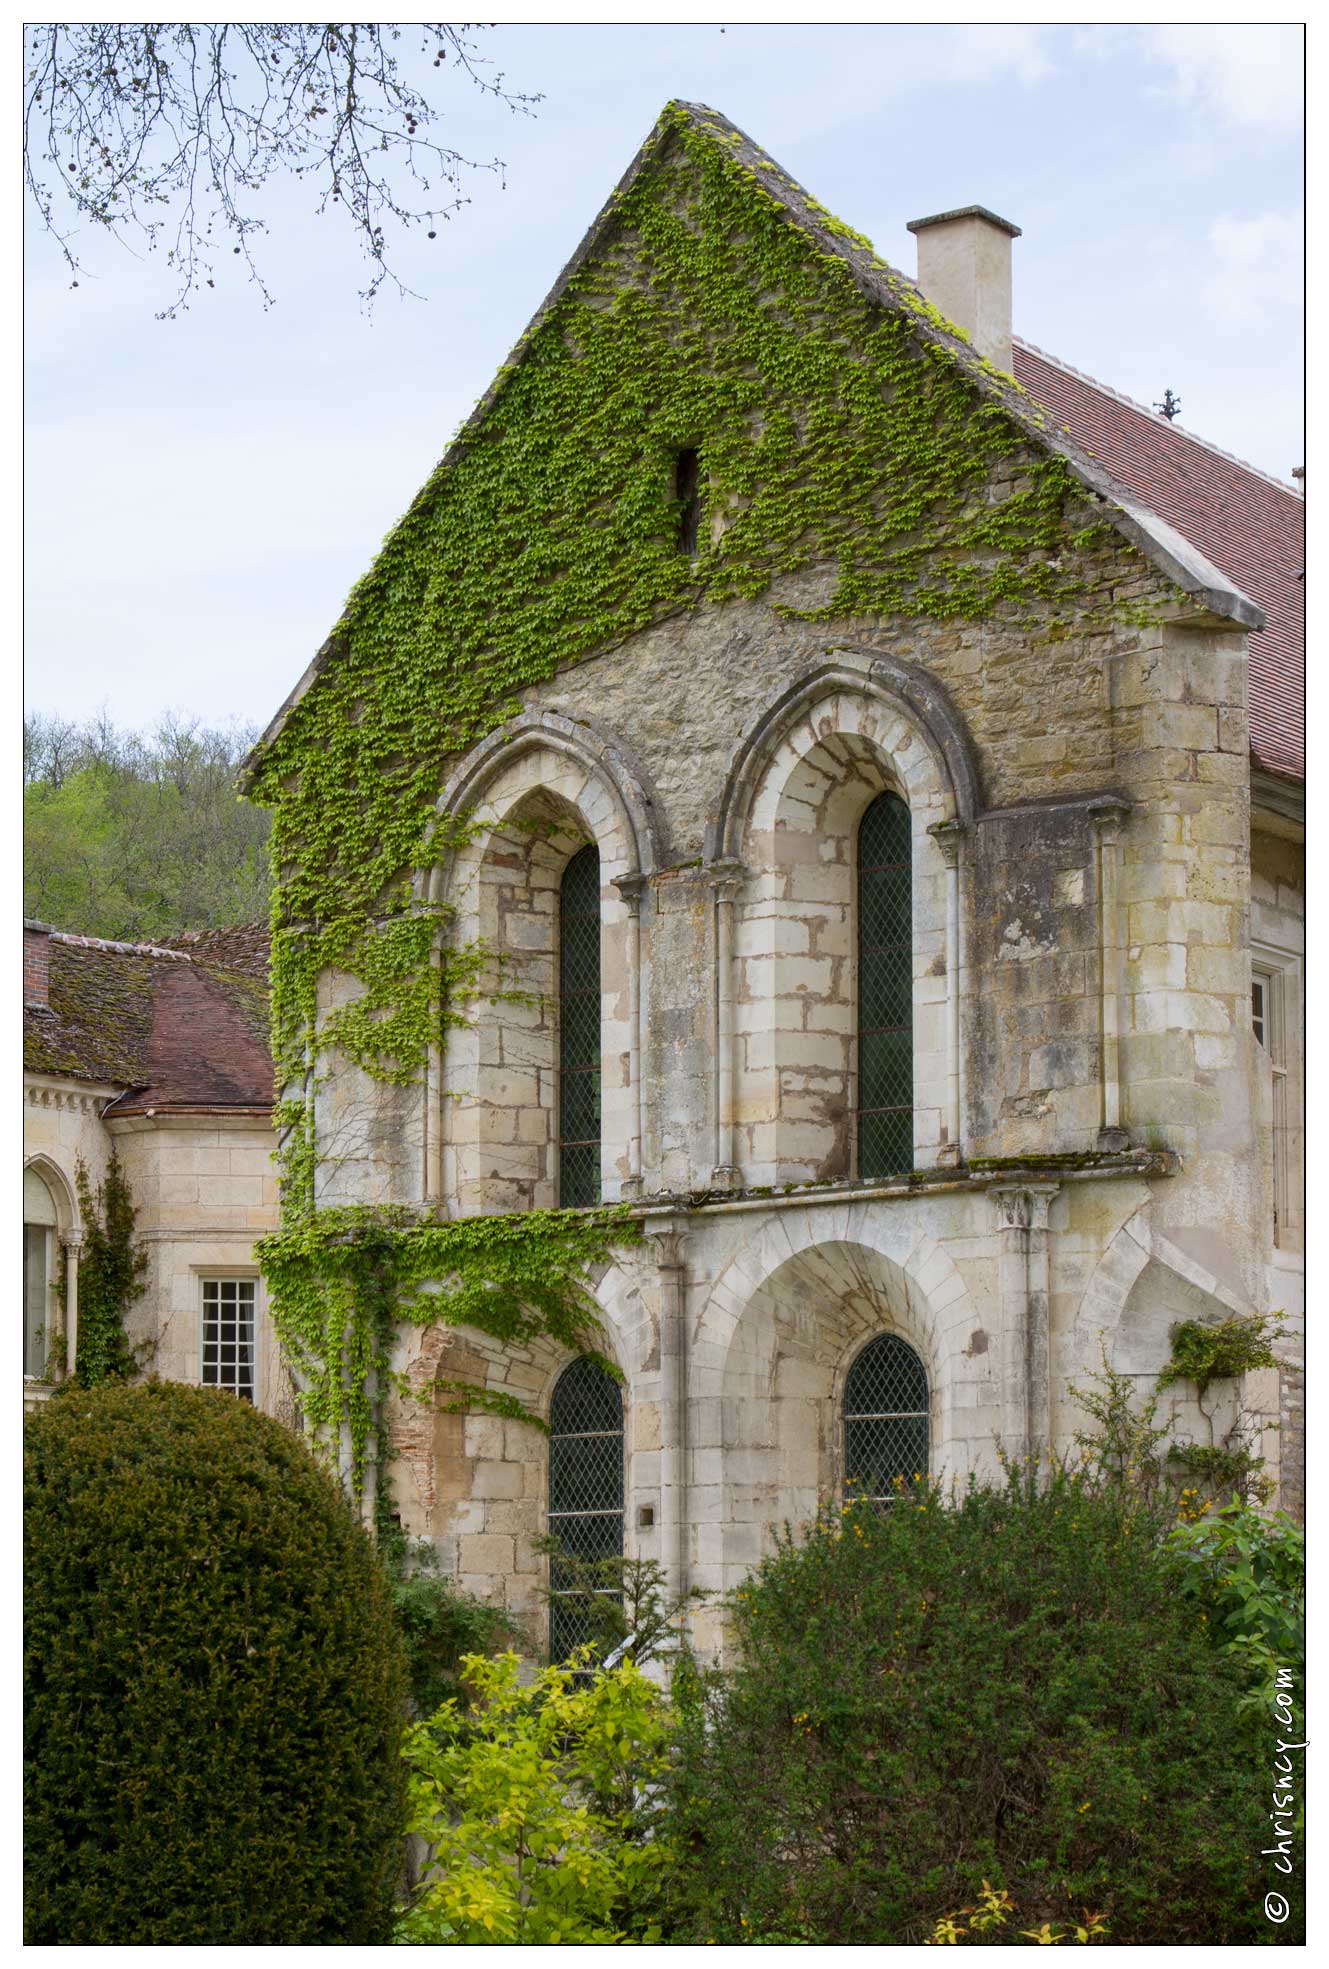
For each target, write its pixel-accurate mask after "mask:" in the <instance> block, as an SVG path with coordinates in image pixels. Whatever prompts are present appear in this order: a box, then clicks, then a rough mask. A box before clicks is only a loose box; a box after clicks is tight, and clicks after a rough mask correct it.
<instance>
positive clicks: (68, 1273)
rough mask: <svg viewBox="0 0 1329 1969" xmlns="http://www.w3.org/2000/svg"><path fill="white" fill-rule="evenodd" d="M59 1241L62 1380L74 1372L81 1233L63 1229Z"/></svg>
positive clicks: (76, 1347)
mask: <svg viewBox="0 0 1329 1969" xmlns="http://www.w3.org/2000/svg"><path fill="white" fill-rule="evenodd" d="M60 1242H61V1245H62V1246H63V1247H64V1254H65V1315H64V1341H65V1366H64V1372H63V1373H62V1374H61V1376H60V1379H61V1380H62V1381H63V1380H65V1379H67V1378H68V1377H69V1376H70V1375H72V1374H73V1372H74V1362H75V1356H76V1354H77V1350H78V1255H79V1252H80V1251H81V1250H82V1249H83V1233H82V1231H65V1232H63V1233H62V1234H61V1238H60Z"/></svg>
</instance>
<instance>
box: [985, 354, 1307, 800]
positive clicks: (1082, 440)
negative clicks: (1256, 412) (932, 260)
mask: <svg viewBox="0 0 1329 1969" xmlns="http://www.w3.org/2000/svg"><path fill="white" fill-rule="evenodd" d="M1014 353H1015V380H1016V381H1017V382H1018V383H1020V384H1022V385H1023V386H1024V388H1025V389H1026V390H1028V392H1029V394H1030V396H1031V397H1033V399H1034V401H1035V402H1036V403H1039V404H1041V405H1042V406H1043V408H1044V409H1045V410H1046V411H1047V412H1048V413H1049V415H1050V416H1052V417H1055V418H1056V420H1057V423H1058V425H1059V426H1061V428H1062V429H1063V430H1065V431H1066V432H1067V433H1068V435H1069V436H1070V438H1071V440H1072V442H1073V443H1075V444H1077V445H1079V447H1080V449H1081V450H1082V451H1087V452H1089V453H1090V454H1091V456H1092V457H1094V458H1095V459H1096V460H1097V461H1098V463H1099V464H1100V465H1101V466H1102V467H1103V469H1104V471H1106V472H1107V473H1108V474H1109V475H1110V476H1111V477H1112V478H1114V479H1115V480H1116V481H1117V483H1118V485H1120V486H1121V487H1122V488H1123V489H1124V490H1125V491H1126V492H1128V493H1129V494H1131V495H1132V497H1134V498H1135V499H1137V500H1138V501H1139V502H1140V504H1141V505H1143V506H1147V507H1148V508H1149V510H1150V512H1153V513H1157V514H1158V516H1159V518H1160V519H1163V520H1166V521H1167V522H1168V524H1169V525H1170V526H1174V527H1175V528H1176V529H1177V531H1178V533H1180V534H1181V535H1182V536H1183V537H1184V538H1185V539H1187V540H1189V541H1190V543H1191V545H1192V546H1193V547H1196V548H1198V549H1199V551H1200V553H1202V554H1203V555H1205V556H1206V558H1207V559H1209V560H1211V561H1212V562H1213V564H1214V566H1215V567H1216V568H1218V569H1219V571H1220V572H1221V573H1223V574H1225V575H1226V576H1227V578H1228V580H1229V581H1231V582H1233V583H1234V584H1235V585H1236V586H1237V587H1238V588H1240V589H1241V591H1242V592H1243V594H1246V595H1249V597H1250V599H1251V600H1252V601H1253V602H1254V603H1255V604H1256V605H1257V606H1258V607H1259V608H1261V609H1263V610H1264V615H1265V627H1264V628H1263V629H1259V630H1255V631H1253V632H1252V634H1251V639H1250V651H1251V658H1250V704H1251V754H1252V757H1253V759H1254V761H1255V763H1256V765H1257V766H1261V767H1263V768H1264V770H1265V771H1266V772H1271V773H1278V774H1281V775H1282V776H1283V777H1284V778H1289V779H1304V777H1305V773H1306V696H1305V676H1304V669H1303V665H1304V662H1305V627H1304V612H1303V601H1304V595H1303V583H1302V581H1301V580H1300V579H1299V576H1300V574H1301V571H1302V569H1303V568H1304V567H1305V558H1304V556H1305V546H1304V536H1303V522H1304V507H1303V504H1302V500H1301V496H1300V494H1299V493H1297V492H1295V491H1294V490H1293V489H1292V487H1291V486H1287V485H1283V484H1281V483H1280V482H1279V480H1277V479H1274V478H1270V477H1269V476H1268V474H1267V473H1264V472H1260V471H1257V470H1256V469H1255V467H1254V466H1253V465H1245V464H1243V463H1242V461H1241V460H1240V459H1239V458H1232V457H1230V456H1229V455H1228V453H1227V452H1225V451H1219V450H1218V449H1217V447H1216V446H1214V445H1211V444H1206V443H1205V442H1204V440H1203V438H1197V437H1193V436H1192V435H1191V433H1190V432H1189V431H1185V430H1182V429H1181V428H1180V427H1179V426H1178V425H1176V424H1169V423H1168V422H1167V420H1166V419H1165V418H1163V417H1160V416H1159V415H1158V414H1157V413H1156V412H1154V411H1151V410H1146V409H1145V407H1144V406H1143V404H1138V403H1133V402H1131V400H1130V399H1129V398H1128V397H1123V396H1119V395H1118V394H1117V392H1116V391H1115V390H1110V389H1108V388H1106V386H1105V385H1104V384H1102V383H1096V382H1095V381H1094V380H1093V378H1092V377H1090V376H1083V375H1081V374H1080V372H1079V370H1076V369H1072V368H1070V367H1069V366H1068V365H1067V364H1066V363H1064V362H1060V361H1059V360H1058V359H1057V358H1056V357H1055V356H1050V355H1048V354H1047V353H1046V352H1045V351H1044V350H1042V349H1037V348H1034V347H1033V345H1032V344H1031V343H1028V342H1020V341H1017V342H1016V343H1015V351H1014Z"/></svg>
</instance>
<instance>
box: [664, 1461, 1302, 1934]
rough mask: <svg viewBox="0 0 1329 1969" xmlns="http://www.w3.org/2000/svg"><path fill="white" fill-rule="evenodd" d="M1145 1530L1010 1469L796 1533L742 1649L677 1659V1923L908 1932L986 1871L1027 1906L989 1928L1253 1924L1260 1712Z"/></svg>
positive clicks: (696, 1928) (756, 1600)
mask: <svg viewBox="0 0 1329 1969" xmlns="http://www.w3.org/2000/svg"><path fill="white" fill-rule="evenodd" d="M1160 1528H1161V1526H1160V1522H1159V1521H1157V1520H1155V1519H1154V1518H1152V1517H1151V1516H1150V1514H1149V1513H1148V1512H1147V1511H1145V1510H1144V1509H1143V1508H1142V1507H1140V1506H1139V1505H1138V1503H1137V1504H1133V1503H1132V1501H1131V1500H1130V1499H1129V1497H1124V1496H1121V1495H1117V1496H1111V1495H1094V1494H1092V1492H1091V1490H1090V1488H1089V1487H1088V1486H1087V1485H1086V1484H1085V1483H1084V1482H1082V1481H1078V1480H1076V1479H1074V1478H1069V1477H1065V1476H1060V1477H1057V1478H1055V1479H1054V1480H1053V1481H1052V1482H1051V1484H1050V1485H1049V1487H1047V1488H1044V1489H1039V1488H1037V1487H1036V1486H1035V1485H1034V1484H1033V1483H1032V1482H1031V1481H1029V1480H1027V1479H1021V1478H1019V1477H1015V1476H1013V1477H1012V1479H1011V1481H1010V1482H1009V1484H1008V1485H1007V1487H1005V1488H1001V1487H993V1488H979V1487H974V1488H972V1489H971V1490H970V1491H969V1492H968V1493H967V1494H964V1495H962V1496H960V1498H959V1499H958V1500H957V1501H956V1502H955V1503H953V1504H952V1503H950V1502H948V1500H947V1499H946V1498H945V1497H943V1495H942V1494H941V1493H940V1492H939V1490H938V1489H937V1488H936V1487H934V1486H929V1485H928V1484H926V1483H916V1484H913V1485H910V1486H908V1487H907V1489H906V1491H905V1494H904V1495H903V1496H902V1497H901V1499H900V1500H899V1502H897V1503H896V1504H895V1505H894V1506H891V1507H888V1508H886V1509H885V1510H875V1509H873V1508H872V1507H871V1506H869V1505H862V1504H860V1505H856V1506H854V1507H853V1508H852V1509H847V1510H844V1511H841V1510H839V1509H834V1510H829V1511H827V1512H826V1513H825V1514H824V1515H823V1517H822V1518H821V1519H820V1520H819V1521H818V1522H817V1523H816V1524H814V1525H813V1526H812V1527H811V1529H810V1530H809V1531H807V1533H806V1534H804V1535H802V1536H790V1535H788V1534H786V1536H785V1538H784V1539H783V1541H782V1542H781V1543H780V1545H779V1548H778V1549H777V1550H776V1551H775V1552H774V1553H773V1555H772V1556H771V1557H769V1558H768V1559H766V1560H765V1561H764V1562H763V1564H762V1565H761V1566H760V1567H759V1568H758V1569H757V1571H756V1572H755V1573H754V1574H753V1575H752V1577H751V1578H750V1579H749V1580H748V1581H747V1582H746V1583H745V1585H744V1587H742V1588H741V1589H740V1590H739V1592H738V1593H737V1595H736V1596H735V1599H734V1603H733V1632H734V1641H735V1659H734V1662H733V1666H732V1668H731V1669H730V1670H729V1671H728V1672H727V1673H725V1674H714V1675H710V1676H698V1675H697V1674H696V1672H695V1671H691V1672H689V1671H687V1670H684V1671H682V1672H680V1674H679V1676H678V1677H677V1678H676V1682H675V1694H676V1697H678V1698H679V1701H680V1710H681V1720H682V1751H681V1759H680V1763H679V1766H678V1768H677V1770H676V1773H675V1777H674V1785H673V1800H672V1806H673V1809H672V1812H671V1821H672V1830H673V1833H674V1835H675V1838H676V1839H677V1841H678V1844H679V1847H680V1850H681V1853H682V1856H683V1867H682V1869H681V1872H680V1876H679V1879H680V1887H679V1894H678V1899H679V1900H680V1901H681V1903H682V1904H681V1906H680V1907H678V1908H677V1910H676V1914H675V1926H674V1934H675V1938H676V1939H683V1938H685V1937H686V1938H689V1939H693V1940H696V1941H707V1940H715V1941H717V1942H734V1941H761V1940H766V1941H774V1940H777V1939H787V1940H792V1941H806V1942H823V1943H838V1944H858V1945H863V1944H872V1943H877V1944H881V1943H885V1944H897V1945H898V1944H907V1943H916V1942H920V1941H922V1940H923V1939H924V1937H925V1936H926V1935H928V1934H929V1933H930V1932H931V1930H932V1927H933V1924H934V1922H935V1921H936V1919H937V1917H938V1916H939V1915H942V1914H944V1913H947V1912H949V1911H950V1910H952V1909H955V1908H957V1907H961V1906H963V1905H965V1904H966V1903H970V1902H974V1901H976V1900H977V1899H978V1896H979V1893H980V1891H981V1887H982V1883H983V1881H984V1880H985V1879H986V1880H990V1881H992V1882H993V1883H994V1885H996V1886H998V1887H1001V1888H1005V1889H1007V1890H1008V1891H1009V1892H1010V1893H1011V1895H1012V1896H1013V1897H1014V1901H1015V1904H1016V1908H1017V1910H1018V1919H1017V1920H1016V1921H1015V1922H1014V1924H1013V1925H1012V1927H1011V1929H1010V1931H1009V1932H1006V1931H997V1932H994V1933H993V1934H991V1935H988V1936H985V1937H983V1939H985V1940H990V1941H999V1940H1007V1941H1011V1940H1018V1939H1019V1937H1020V1931H1021V1930H1025V1929H1033V1928H1037V1927H1038V1926H1039V1925H1040V1924H1041V1923H1042V1922H1044V1921H1051V1922H1054V1923H1055V1922H1064V1921H1066V1920H1067V1919H1068V1918H1077V1917H1079V1916H1080V1914H1081V1912H1082V1910H1083V1909H1085V1908H1090V1909H1094V1910H1100V1911H1103V1912H1105V1913H1106V1915H1107V1919H1108V1940H1109V1941H1111V1942H1114V1943H1115V1942H1127V1943H1157V1944H1167V1943H1198V1942H1220V1943H1222V1942H1238V1941H1256V1940H1261V1939H1264V1940H1267V1939H1269V1933H1270V1931H1269V1929H1268V1924H1267V1923H1266V1922H1265V1921H1264V1919H1263V1915H1262V1912H1261V1903H1262V1899H1263V1895H1264V1892H1265V1890H1266V1889H1267V1888H1268V1886H1269V1885H1270V1884H1271V1882H1272V1884H1275V1885H1281V1884H1282V1883H1281V1882H1278V1881H1274V1880H1273V1877H1272V1875H1271V1876H1269V1877H1268V1878H1264V1877H1263V1876H1262V1875H1261V1873H1260V1871H1259V1869H1260V1868H1262V1867H1265V1866H1267V1865H1268V1862H1267V1861H1263V1860H1261V1859H1260V1857H1259V1855H1260V1851H1261V1848H1262V1847H1264V1846H1268V1845H1269V1843H1270V1841H1269V1839H1268V1837H1267V1836H1266V1821H1265V1819H1264V1814H1265V1812H1266V1811H1267V1809H1268V1803H1269V1800H1268V1797H1267V1793H1268V1788H1269V1786H1268V1770H1267V1767H1268V1751H1269V1747H1270V1744H1269V1741H1268V1740H1269V1738H1270V1730H1269V1727H1268V1725H1267V1722H1266V1726H1265V1728H1264V1730H1263V1737H1261V1735H1260V1734H1259V1733H1258V1732H1257V1733H1253V1732H1252V1729H1251V1728H1250V1727H1249V1725H1248V1724H1247V1722H1246V1719H1245V1718H1244V1717H1243V1715H1242V1714H1241V1710H1240V1706H1239V1705H1240V1698H1241V1693H1242V1690H1241V1683H1240V1677H1239V1674H1238V1672H1237V1671H1236V1670H1235V1669H1234V1667H1233V1665H1232V1664H1230V1663H1229V1662H1227V1661H1225V1660H1224V1658H1223V1656H1222V1655H1221V1653H1220V1651H1219V1650H1218V1649H1217V1648H1215V1647H1214V1646H1213V1645H1212V1644H1211V1642H1210V1639H1209V1634H1208V1629H1207V1623H1206V1621H1205V1620H1204V1619H1203V1618H1202V1616H1201V1614H1200V1613H1198V1612H1197V1610H1196V1608H1195V1606H1194V1605H1193V1604H1192V1603H1191V1602H1190V1601H1189V1600H1188V1599H1187V1598H1186V1597H1185V1596H1184V1595H1183V1594H1182V1593H1181V1592H1180V1591H1179V1590H1178V1584H1177V1580H1176V1573H1175V1567H1174V1565H1173V1563H1172V1562H1171V1560H1170V1559H1169V1557H1168V1555H1167V1554H1166V1553H1165V1552H1164V1551H1163V1550H1161V1549H1160V1545H1159V1531H1160ZM971 1939H973V1940H978V1939H979V1938H978V1937H977V1936H975V1937H973V1938H971ZM1279 1939H1282V1937H1281V1936H1280V1937H1279Z"/></svg>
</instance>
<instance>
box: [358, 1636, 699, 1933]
mask: <svg viewBox="0 0 1329 1969" xmlns="http://www.w3.org/2000/svg"><path fill="white" fill-rule="evenodd" d="M589 1662H590V1650H589V1649H583V1650H581V1651H580V1653H579V1655H578V1657H577V1659H576V1663H575V1665H574V1666H564V1667H553V1668H545V1669H542V1670H541V1671H540V1673H539V1675H538V1676H537V1677H536V1678H535V1680H534V1681H532V1682H523V1681H522V1679H521V1663H520V1661H519V1659H518V1657H517V1656H516V1655H515V1654H507V1655H502V1656H500V1658H499V1659H498V1660H497V1661H486V1660H485V1659H484V1658H483V1657H482V1656H479V1655H473V1656H471V1657H470V1659H469V1660H468V1661H467V1662H466V1674H467V1680H468V1682H469V1684H470V1685H471V1687H472V1690H473V1693H474V1695H475V1697H476V1705H475V1708H474V1709H473V1710H471V1711H469V1712H468V1713H466V1714H463V1713H462V1711H461V1709H460V1707H459V1705H458V1704H457V1703H455V1702H446V1703H444V1704H443V1705H442V1707H441V1708H440V1709H439V1710H438V1711H437V1713H436V1714H435V1715H433V1716H431V1717H430V1718H429V1720H428V1722H426V1723H418V1724H416V1726H415V1727H414V1729H412V1730H411V1732H410V1733H409V1735H408V1737H407V1739H406V1760H407V1763H408V1765H409V1766H410V1772H411V1829H412V1831H414V1832H416V1833H418V1834H419V1836H420V1837H421V1838H422V1839H423V1840H424V1842H425V1848H426V1853H427V1859H426V1862H425V1869H424V1871H425V1881H424V1885H423V1886H422V1888H421V1890H420V1893H419V1895H418V1896H417V1898H416V1901H415V1903H414V1905H413V1906H412V1907H411V1908H410V1909H409V1910H408V1911H407V1912H405V1913H404V1915H403V1918H402V1921H401V1925H400V1927H399V1928H398V1931H397V1940H398V1941H400V1942H417V1943H435V1942H452V1943H475V1942H481V1943H485V1942H490V1943H492V1942H509V1943H531V1944H548V1943H552V1942H563V1943H592V1942H595V1943H607V1942H624V1941H629V1940H636V1941H641V1942H654V1941H658V1940H659V1939H660V1936H659V1930H658V1929H656V1928H653V1927H651V1926H650V1925H649V1916H648V1910H649V1906H650V1903H651V1901H652V1899H653V1897H654V1893H655V1891H656V1884H657V1882H658V1880H659V1878H660V1876H661V1874H662V1872H663V1871H664V1870H665V1868H666V1867H667V1865H668V1848H667V1846H666V1844H665V1843H664V1842H662V1841H661V1840H660V1839H659V1837H658V1836H656V1835H657V1833H658V1826H657V1824H656V1820H657V1818H658V1810H657V1807H656V1805H655V1803H654V1800H655V1797H656V1795H657V1794H658V1787H659V1782H660V1779H661V1778H662V1776H663V1774H664V1769H665V1764H666V1762H667V1759H668V1754H669V1751H668V1742H669V1734H668V1733H669V1712H668V1707H667V1705H666V1703H665V1702H664V1700H663V1698H662V1696H661V1694H660V1691H659V1690H658V1689H657V1688H655V1687H653V1685H652V1684H651V1683H650V1682H648V1681H647V1680H646V1677H645V1676H644V1675H643V1674H642V1672H641V1670H640V1669H639V1668H638V1667H637V1666H636V1665H635V1664H634V1663H633V1662H630V1661H625V1662H621V1663H620V1664H619V1666H618V1667H617V1668H613V1669H592V1670H591V1671H590V1672H589V1673H588V1672H586V1670H587V1667H588V1665H589ZM578 1670H580V1671H581V1672H578Z"/></svg>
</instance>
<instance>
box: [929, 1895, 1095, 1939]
mask: <svg viewBox="0 0 1329 1969" xmlns="http://www.w3.org/2000/svg"><path fill="white" fill-rule="evenodd" d="M1014 1912H1015V1902H1014V1901H1013V1900H1012V1899H1011V1897H1010V1895H1009V1894H1008V1893H1007V1892H1006V1889H1005V1888H1004V1887H993V1886H992V1885H991V1884H990V1883H989V1882H988V1881H986V1880H985V1881H984V1882H983V1891H982V1893H981V1894H980V1895H979V1898H978V1902H977V1904H976V1905H975V1906H973V1907H962V1908H957V1909H956V1910H955V1912H954V1913H953V1914H943V1915H940V1916H939V1917H938V1919H937V1924H936V1926H935V1928H934V1929H933V1930H932V1933H931V1934H930V1935H925V1936H924V1937H923V1940H924V1941H925V1942H943V1943H944V1942H952V1943H953V1942H963V1941H965V1940H967V1939H968V1937H969V1936H970V1935H988V1934H991V1932H992V1930H993V1929H994V1928H1004V1927H1005V1925H1006V1917H1007V1915H1008V1914H1014ZM1020 1933H1021V1935H1022V1936H1023V1937H1024V1939H1025V1941H1027V1942H1101V1941H1105V1940H1106V1939H1107V1933H1108V1926H1107V1922H1106V1921H1105V1920H1104V1918H1103V1916H1102V1915H1101V1914H1092V1913H1091V1912H1090V1911H1089V1909H1088V1908H1086V1909H1085V1910H1084V1919H1083V1920H1082V1921H1044V1922H1042V1923H1041V1924H1040V1926H1039V1927H1037V1928H1022V1929H1021V1930H1020Z"/></svg>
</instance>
